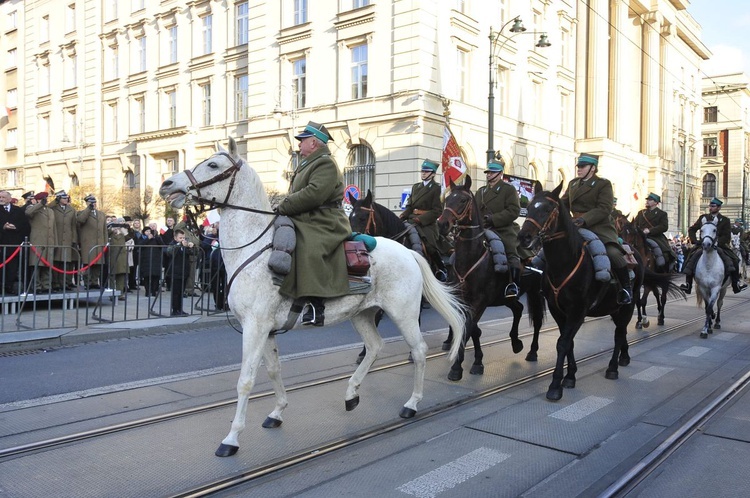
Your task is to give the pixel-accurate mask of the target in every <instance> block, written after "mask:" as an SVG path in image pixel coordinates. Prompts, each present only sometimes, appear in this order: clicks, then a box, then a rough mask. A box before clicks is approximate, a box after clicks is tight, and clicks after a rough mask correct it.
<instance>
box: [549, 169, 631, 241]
mask: <svg viewBox="0 0 750 498" xmlns="http://www.w3.org/2000/svg"><path fill="white" fill-rule="evenodd" d="M562 200H563V201H564V202H565V203H567V204H568V206H569V208H570V212H571V213H572V214H573V218H583V221H584V222H585V225H584V226H583V228H587V229H589V230H591V231H592V232H594V233H595V234H596V235H597V236H598V237H599V239H600V240H601V241H602V242H604V243H605V244H610V245H613V246H616V247H618V248H620V242H619V241H618V240H617V231H616V230H615V225H614V222H613V221H612V218H611V217H610V213H612V208H613V207H614V202H615V201H614V195H613V193H612V184H611V183H610V181H609V180H607V179H606V178H600V177H598V176H596V175H594V176H592V177H591V178H589V179H588V180H581V179H580V178H575V179H573V180H571V181H570V183H568V190H567V191H566V192H565V194H563V196H562Z"/></svg>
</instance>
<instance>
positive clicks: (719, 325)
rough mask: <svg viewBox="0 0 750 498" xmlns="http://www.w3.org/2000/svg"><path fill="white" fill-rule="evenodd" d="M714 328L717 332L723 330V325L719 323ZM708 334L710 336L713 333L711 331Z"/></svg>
mask: <svg viewBox="0 0 750 498" xmlns="http://www.w3.org/2000/svg"><path fill="white" fill-rule="evenodd" d="M714 328H715V329H716V330H721V324H720V323H717V324H716V325H714ZM708 333H709V334H710V333H711V331H710V330H709V331H708Z"/></svg>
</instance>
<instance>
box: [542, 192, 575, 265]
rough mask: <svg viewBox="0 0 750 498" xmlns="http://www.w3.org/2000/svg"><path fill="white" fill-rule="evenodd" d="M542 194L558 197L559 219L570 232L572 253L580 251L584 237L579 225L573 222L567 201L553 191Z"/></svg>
mask: <svg viewBox="0 0 750 498" xmlns="http://www.w3.org/2000/svg"><path fill="white" fill-rule="evenodd" d="M540 195H542V196H544V197H547V198H550V199H557V205H558V207H559V208H560V209H559V211H560V214H559V218H558V220H559V222H561V223H562V224H563V227H564V228H565V230H566V231H567V232H568V236H567V237H566V239H567V241H568V248H569V249H570V252H571V254H576V253H578V251H579V250H580V249H581V246H582V245H583V237H582V236H581V234H580V233H578V227H577V226H575V224H574V223H573V217H572V216H571V215H570V209H569V208H568V205H567V203H566V202H565V201H563V200H562V199H561V198H560V197H557V196H555V195H554V194H553V193H552V192H542V193H541V194H540Z"/></svg>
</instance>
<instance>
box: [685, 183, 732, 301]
mask: <svg viewBox="0 0 750 498" xmlns="http://www.w3.org/2000/svg"><path fill="white" fill-rule="evenodd" d="M722 204H723V202H722V201H721V200H719V199H717V198H716V197H714V198H713V199H711V202H710V203H709V204H708V213H706V214H702V215H700V216H699V217H698V221H696V222H695V223H693V225H692V226H691V227H690V228H688V237H690V241H691V242H692V243H693V247H692V249H690V252H689V253H688V255H687V257H686V258H685V264H684V265H683V269H682V272H683V273H684V274H685V283H684V284H682V285H680V288H681V289H682V290H683V291H685V293H687V294H690V293H691V292H692V291H693V274H694V273H695V267H696V266H698V260H699V259H700V257H701V254H703V248H702V247H701V246H700V245H698V237H697V236H696V235H697V233H698V232H699V231H700V229H701V227H702V226H703V223H704V222H709V221H712V220H713V219H714V218H716V219H717V220H718V224H717V226H716V244H717V246H718V253H719V256H721V261H722V262H723V263H724V273H725V274H727V275H729V276H730V277H731V278H732V291H734V293H735V294H737V293H738V292H742V290H743V289H745V288H746V287H747V284H746V283H744V282H743V283H740V269H739V263H740V260H739V258H738V257H737V256H735V254H734V252H733V251H732V248H731V246H730V243H731V241H732V227H731V224H730V223H729V218H727V217H726V216H724V215H722V214H721V213H720V212H719V211H721V205H722Z"/></svg>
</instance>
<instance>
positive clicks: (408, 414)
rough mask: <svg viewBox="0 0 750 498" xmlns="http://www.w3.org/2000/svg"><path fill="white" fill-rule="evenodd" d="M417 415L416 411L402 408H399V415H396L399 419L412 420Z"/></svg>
mask: <svg viewBox="0 0 750 498" xmlns="http://www.w3.org/2000/svg"><path fill="white" fill-rule="evenodd" d="M416 414H417V410H412V409H411V408H407V407H403V408H401V413H399V414H398V416H399V417H401V418H414V415H416Z"/></svg>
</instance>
